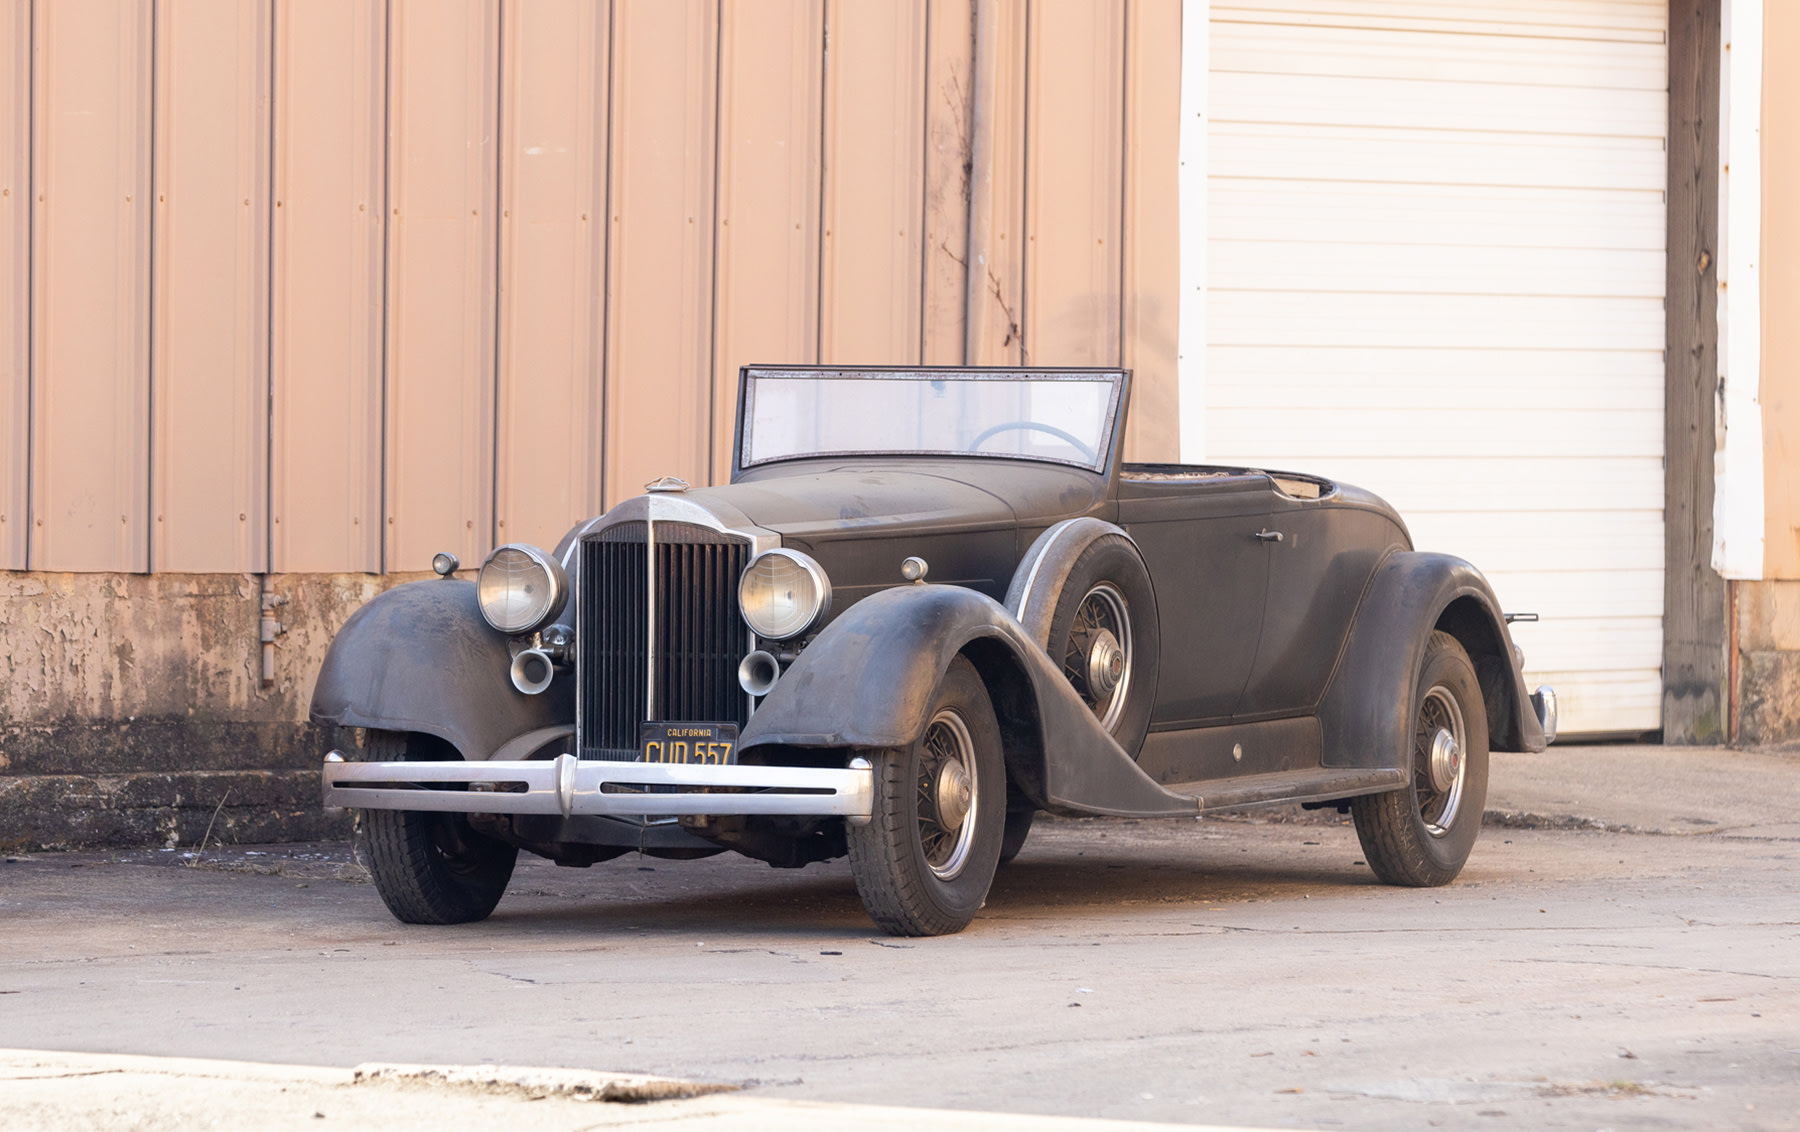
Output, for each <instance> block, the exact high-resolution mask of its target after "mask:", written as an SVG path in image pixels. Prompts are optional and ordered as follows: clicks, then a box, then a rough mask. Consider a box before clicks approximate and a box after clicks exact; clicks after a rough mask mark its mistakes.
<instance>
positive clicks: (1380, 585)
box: [1319, 551, 1545, 771]
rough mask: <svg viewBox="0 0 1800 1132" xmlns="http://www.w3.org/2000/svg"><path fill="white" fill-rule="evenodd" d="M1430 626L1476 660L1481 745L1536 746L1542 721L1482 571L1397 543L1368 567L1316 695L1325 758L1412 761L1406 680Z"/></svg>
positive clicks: (1397, 766) (1328, 761)
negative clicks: (1343, 638)
mask: <svg viewBox="0 0 1800 1132" xmlns="http://www.w3.org/2000/svg"><path fill="white" fill-rule="evenodd" d="M1438 629H1442V630H1443V631H1444V632H1447V633H1449V634H1450V635H1452V636H1454V637H1456V638H1457V640H1458V641H1459V642H1460V643H1461V644H1462V646H1463V648H1464V649H1465V650H1467V651H1468V653H1469V659H1470V660H1471V661H1472V662H1473V663H1474V665H1475V671H1476V675H1477V677H1478V678H1479V679H1480V681H1481V686H1482V692H1483V698H1484V699H1485V700H1486V703H1487V711H1488V746H1489V748H1490V749H1491V750H1498V751H1541V750H1543V749H1544V747H1545V743H1544V731H1543V728H1542V726H1541V725H1540V724H1539V723H1538V718H1537V714H1536V712H1535V711H1533V710H1532V707H1531V699H1530V696H1529V694H1528V693H1527V692H1526V691H1525V679H1524V675H1523V674H1522V673H1521V672H1520V671H1519V666H1518V662H1517V661H1516V660H1515V659H1514V653H1513V648H1512V637H1511V636H1510V635H1509V634H1508V633H1507V631H1506V622H1505V619H1504V618H1503V617H1502V616H1501V615H1500V604H1499V602H1498V601H1497V600H1496V599H1495V598H1494V591H1493V590H1492V589H1491V588H1489V586H1488V583H1487V579H1486V578H1484V577H1482V575H1481V571H1479V570H1477V569H1476V568H1475V567H1474V566H1471V565H1470V564H1469V563H1467V562H1464V561H1463V560H1462V559H1460V558H1453V557H1451V556H1449V555H1447V554H1425V553H1419V552H1416V551H1403V552H1401V553H1397V554H1393V555H1390V556H1389V557H1388V559H1387V560H1386V561H1385V562H1383V563H1382V565H1381V568H1380V569H1379V570H1377V571H1376V573H1375V577H1374V579H1373V580H1372V581H1371V583H1370V586H1369V591H1368V593H1367V594H1366V595H1365V596H1364V597H1363V600H1362V604H1361V606H1360V607H1358V609H1357V612H1356V623H1355V625H1354V626H1353V627H1352V628H1351V630H1350V638H1349V640H1348V641H1347V642H1346V643H1345V646H1344V653H1343V656H1342V657H1341V658H1339V660H1338V665H1337V671H1336V672H1335V673H1334V674H1333V676H1332V679H1331V684H1330V686H1329V687H1327V689H1326V691H1325V697H1324V699H1323V700H1322V701H1321V702H1320V705H1319V723H1320V726H1321V727H1322V729H1323V731H1324V741H1325V755H1324V763H1325V765H1326V766H1330V767H1359V768H1362V767H1366V768H1370V769H1383V770H1387V769H1392V770H1400V771H1410V769H1411V758H1412V753H1411V752H1412V718H1413V712H1414V710H1415V705H1414V703H1413V696H1414V693H1415V691H1416V689H1415V688H1414V684H1415V683H1416V682H1417V678H1418V672H1419V668H1420V666H1421V665H1422V664H1424V662H1425V646H1426V644H1427V642H1428V641H1429V640H1430V638H1431V634H1432V632H1433V630H1438Z"/></svg>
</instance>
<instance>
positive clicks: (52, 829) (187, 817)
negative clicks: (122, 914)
mask: <svg viewBox="0 0 1800 1132" xmlns="http://www.w3.org/2000/svg"><path fill="white" fill-rule="evenodd" d="M421 576H425V577H429V576H430V575H418V574H410V575H386V576H378V575H369V574H287V575H276V576H273V577H272V578H271V579H270V585H271V589H272V590H273V591H274V593H275V594H276V595H277V596H278V597H279V598H283V599H285V602H284V603H283V604H281V605H279V606H277V607H276V611H275V612H276V617H277V618H278V620H279V622H280V625H281V628H282V632H281V633H280V634H279V636H278V637H277V639H276V643H275V649H274V680H273V681H272V682H271V683H269V684H267V685H265V684H264V682H263V679H262V644H261V618H262V595H261V584H260V583H261V579H260V578H258V577H257V576H255V575H250V574H50V573H0V625H4V626H5V627H6V633H5V639H6V648H5V649H4V650H3V651H0V847H3V848H6V849H15V850H17V849H32V848H44V847H67V846H78V845H80V846H105V845H143V844H156V843H162V844H168V845H175V844H181V845H197V844H198V843H199V842H200V840H201V838H202V837H203V836H205V834H206V830H207V828H208V826H209V825H210V827H211V829H212V836H213V837H214V838H215V839H219V840H223V841H227V842H231V841H282V840H303V839H311V838H315V837H321V836H327V835H330V834H334V833H339V832H342V830H343V828H345V826H344V822H343V819H342V818H341V817H330V816H327V815H325V814H324V813H323V811H322V810H321V809H320V807H319V804H318V771H317V768H318V764H319V758H320V756H321V755H322V754H323V753H324V752H325V751H326V750H327V749H329V748H330V747H332V746H337V745H343V744H344V743H346V742H353V741H354V737H353V736H348V735H340V734H338V733H337V732H336V729H335V728H320V727H317V726H314V725H313V724H312V723H310V722H309V721H308V719H307V707H308V704H309V703H310V702H311V699H312V689H313V682H314V681H315V680H316V679H317V676H318V672H319V665H320V662H321V661H322V660H323V659H324V656H325V650H326V648H327V647H328V646H329V645H330V643H331V639H332V636H333V635H334V634H335V633H336V632H337V629H338V627H339V626H341V625H342V624H343V623H344V621H345V620H346V619H348V618H349V616H350V615H351V614H352V613H354V612H355V611H356V610H357V609H358V608H360V607H361V606H362V605H363V603H364V602H366V601H368V600H369V599H370V598H372V597H374V596H375V595H376V594H377V593H379V592H381V590H383V589H385V588H387V587H388V586H392V585H396V584H399V583H401V582H405V581H411V580H414V579H416V578H419V577H421Z"/></svg>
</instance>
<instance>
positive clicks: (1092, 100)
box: [1024, 0, 1125, 365]
mask: <svg viewBox="0 0 1800 1132" xmlns="http://www.w3.org/2000/svg"><path fill="white" fill-rule="evenodd" d="M1123 9H1124V2H1123V0H1092V2H1091V3H1083V4H1073V5H1038V6H1035V7H1034V8H1033V9H1032V21H1031V30H1030V43H1029V48H1028V49H1029V52H1030V77H1029V81H1028V84H1027V88H1026V99H1027V111H1028V118H1027V130H1026V138H1027V140H1026V151H1027V166H1026V175H1025V185H1026V198H1025V200H1026V203H1025V208H1026V243H1025V257H1026V258H1025V279H1026V295H1025V303H1024V306H1025V317H1024V329H1025V343H1026V353H1027V355H1028V356H1029V357H1030V358H1031V360H1032V362H1033V364H1037V365H1117V364H1118V363H1119V356H1120V354H1119V349H1120V326H1119V312H1120V306H1119V303H1120V297H1119V295H1120V291H1119V284H1120V279H1121V257H1120V247H1119V243H1120V240H1119V234H1120V233H1121V232H1122V231H1123V227H1124V225H1123V222H1122V216H1123V205H1124V200H1123V179H1124V164H1125V155H1124V149H1123V145H1122V140H1123V139H1122V138H1121V137H1120V135H1119V125H1120V123H1121V122H1122V121H1123V120H1124V94H1125V83H1124V74H1123V61H1124V42H1125V40H1124V32H1125V28H1124V10H1123Z"/></svg>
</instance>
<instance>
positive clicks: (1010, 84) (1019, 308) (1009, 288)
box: [964, 0, 1036, 366]
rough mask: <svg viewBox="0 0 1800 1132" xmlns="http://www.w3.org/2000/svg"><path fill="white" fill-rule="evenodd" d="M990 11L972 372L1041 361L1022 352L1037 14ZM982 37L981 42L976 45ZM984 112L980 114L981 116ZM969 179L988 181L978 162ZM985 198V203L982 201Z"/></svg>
mask: <svg viewBox="0 0 1800 1132" xmlns="http://www.w3.org/2000/svg"><path fill="white" fill-rule="evenodd" d="M988 5H992V11H993V15H992V17H991V18H992V20H993V25H992V26H993V35H992V37H991V41H992V43H991V47H989V48H988V50H989V51H990V52H991V60H990V63H991V66H992V74H993V79H992V83H991V84H990V85H991V91H977V93H976V95H975V97H977V98H985V99H986V100H987V105H986V107H985V110H986V112H987V113H988V114H989V115H990V119H989V128H990V130H991V138H992V142H991V146H990V147H989V148H988V150H987V156H988V164H989V170H988V173H987V175H988V176H989V177H991V187H990V188H988V189H987V190H985V192H984V190H983V189H982V188H981V187H980V186H979V185H978V184H974V185H971V189H970V191H971V193H972V200H973V201H974V206H975V207H976V208H980V207H982V205H983V204H985V205H986V210H987V216H986V222H987V224H986V227H987V233H986V238H985V240H981V239H979V238H978V237H979V232H978V227H979V226H978V224H977V223H976V222H977V221H978V220H979V219H981V218H980V217H977V216H974V215H971V218H970V246H969V253H968V255H969V266H970V270H969V272H968V274H969V276H970V277H971V278H972V279H973V280H974V282H975V284H977V285H979V286H981V288H982V294H981V298H980V300H979V303H978V304H977V302H975V301H973V300H971V302H970V304H969V309H970V311H971V315H972V316H973V315H976V314H979V317H971V318H970V322H971V324H972V325H973V331H974V332H973V333H972V334H971V336H970V337H971V346H972V348H971V349H970V350H968V351H967V355H966V357H965V359H964V361H965V364H967V365H972V366H975V365H986V366H1001V365H1021V364H1030V363H1032V362H1033V361H1035V360H1036V359H1034V358H1032V357H1030V356H1029V355H1028V354H1027V352H1026V350H1025V343H1024V341H1023V339H1024V336H1025V325H1024V323H1025V251H1024V243H1025V164H1026V121H1027V117H1028V111H1029V108H1028V107H1027V105H1026V94H1025V91H1026V77H1027V71H1028V63H1029V59H1028V54H1027V51H1026V39H1027V34H1028V30H1029V24H1030V20H1031V16H1032V12H1033V11H1034V9H1032V8H1031V7H1029V6H1028V4H1027V2H1026V0H984V4H983V5H982V7H983V8H986V7H987V6H988ZM979 38H980V37H978V39H979ZM983 109H984V107H981V106H977V107H976V108H975V113H976V114H977V115H979V114H980V113H981V112H982V111H983ZM975 160H976V162H977V167H976V168H975V170H974V171H973V173H972V176H973V177H974V178H975V180H976V181H977V182H979V181H980V179H981V178H982V176H983V172H982V170H981V168H980V167H979V166H980V160H981V159H980V156H979V155H977V156H976V158H975ZM984 197H985V200H984V199H983V198H984Z"/></svg>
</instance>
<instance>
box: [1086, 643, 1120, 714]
mask: <svg viewBox="0 0 1800 1132" xmlns="http://www.w3.org/2000/svg"><path fill="white" fill-rule="evenodd" d="M1087 671H1088V687H1090V688H1092V689H1093V690H1094V694H1095V695H1096V696H1098V697H1100V698H1101V699H1105V698H1106V697H1108V696H1110V695H1112V694H1113V691H1114V690H1115V689H1117V688H1118V686H1119V681H1120V680H1123V679H1124V678H1125V650H1124V649H1122V648H1120V647H1119V638H1117V637H1115V636H1113V635H1112V630H1111V629H1102V630H1100V633H1099V635H1097V636H1096V637H1095V638H1094V643H1093V644H1092V645H1090V646H1089V647H1088V663H1087Z"/></svg>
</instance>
